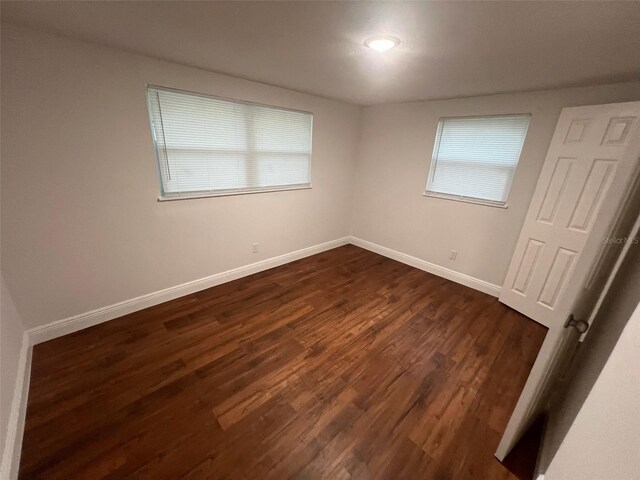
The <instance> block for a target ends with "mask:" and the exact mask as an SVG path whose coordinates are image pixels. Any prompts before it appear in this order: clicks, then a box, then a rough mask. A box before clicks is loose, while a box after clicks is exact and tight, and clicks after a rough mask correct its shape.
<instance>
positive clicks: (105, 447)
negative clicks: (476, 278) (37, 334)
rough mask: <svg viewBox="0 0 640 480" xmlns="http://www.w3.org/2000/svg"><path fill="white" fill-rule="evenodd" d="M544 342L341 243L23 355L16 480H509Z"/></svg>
mask: <svg viewBox="0 0 640 480" xmlns="http://www.w3.org/2000/svg"><path fill="white" fill-rule="evenodd" d="M545 332H546V329H544V328H543V327H541V326H540V325H538V324H536V323H534V322H533V321H531V320H529V319H527V318H525V317H523V316H522V315H520V314H518V313H516V312H514V311H513V310H511V309H509V308H508V307H506V306H504V305H502V304H500V303H499V302H498V301H497V299H495V298H493V297H490V296H488V295H485V294H483V293H480V292H477V291H475V290H472V289H469V288H466V287H463V286H461V285H458V284H456V283H453V282H450V281H447V280H444V279H442V278H439V277H436V276H433V275H430V274H428V273H425V272H423V271H420V270H417V269H414V268H411V267H409V266H406V265H404V264H401V263H398V262H395V261H393V260H389V259H387V258H384V257H381V256H379V255H376V254H374V253H371V252H368V251H365V250H362V249H360V248H357V247H354V246H351V245H348V246H344V247H340V248H337V249H334V250H331V251H328V252H325V253H321V254H319V255H315V256H313V257H309V258H306V259H303V260H299V261H296V262H293V263H290V264H287V265H284V266H282V267H278V268H274V269H271V270H268V271H266V272H262V273H259V274H256V275H252V276H250V277H246V278H244V279H241V280H237V281H234V282H230V283H227V284H224V285H220V286H218V287H214V288H210V289H208V290H204V291H202V292H198V293H196V294H193V295H189V296H186V297H182V298H179V299H176V300H173V301H171V302H167V303H164V304H161V305H158V306H155V307H152V308H148V309H146V310H143V311H140V312H136V313H133V314H131V315H127V316H125V317H122V318H119V319H116V320H113V321H110V322H107V323H104V324H101V325H98V326H95V327H92V328H89V329H86V330H83V331H80V332H77V333H74V334H71V335H67V336H65V337H62V338H58V339H55V340H52V341H49V342H46V343H43V344H40V345H37V346H36V347H35V348H34V351H33V366H32V374H31V386H30V390H29V402H28V411H27V421H26V431H25V437H24V445H23V452H22V459H21V469H20V476H21V478H29V479H30V478H46V479H84V478H87V479H97V478H148V479H163V478H167V479H175V478H188V479H202V478H212V479H214V478H215V479H223V478H226V479H243V478H247V479H252V480H253V479H269V478H273V479H286V478H296V479H316V478H328V479H334V480H339V479H370V478H371V479H372V478H385V479H386V478H388V479H399V478H411V479H430V478H433V479H449V478H451V479H465V478H469V479H472V478H473V479H499V478H505V479H507V478H514V477H512V475H511V473H510V472H509V471H508V470H506V469H505V468H504V467H503V466H502V465H501V464H500V463H499V462H498V461H497V460H496V459H495V458H494V456H493V452H494V451H495V448H496V446H497V444H498V441H499V439H500V435H501V433H502V431H503V430H504V428H505V426H506V422H507V420H508V418H509V415H510V413H511V410H512V408H513V406H514V405H515V402H516V400H517V397H518V395H519V393H520V391H521V389H522V387H523V385H524V382H525V380H526V377H527V374H528V373H529V370H530V368H531V365H532V364H533V361H534V359H535V356H536V354H537V352H538V349H539V348H540V345H541V343H542V340H543V338H544V335H545Z"/></svg>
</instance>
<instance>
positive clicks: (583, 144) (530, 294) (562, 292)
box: [500, 102, 640, 327]
mask: <svg viewBox="0 0 640 480" xmlns="http://www.w3.org/2000/svg"><path fill="white" fill-rule="evenodd" d="M639 105H640V102H630V103H622V104H611V105H596V106H589V107H575V108H566V109H564V110H563V111H562V113H561V115H560V119H559V120H558V124H557V127H556V131H555V134H554V136H553V139H552V141H551V145H550V147H549V152H548V154H547V158H546V160H545V164H544V166H543V169H542V172H541V174H540V178H539V180H538V185H537V187H536V191H535V193H534V195H533V198H532V201H531V205H530V207H529V211H528V213H527V217H526V219H525V222H524V225H523V228H522V231H521V233H520V238H519V240H518V243H517V245H516V249H515V251H514V254H513V257H512V260H511V265H510V266H509V270H508V272H507V276H506V279H505V283H504V286H503V290H502V293H501V295H500V301H501V302H503V303H505V304H507V305H509V306H511V307H512V308H514V309H516V310H518V311H520V312H521V313H523V314H525V315H527V316H528V317H530V318H532V319H534V320H536V321H537V322H540V323H542V324H543V325H545V326H547V327H549V326H551V325H552V324H554V323H555V324H560V323H562V322H564V319H565V313H566V312H565V311H566V308H567V305H569V304H570V303H571V302H572V301H573V300H574V299H575V294H576V293H575V292H577V289H573V294H572V293H571V292H569V291H568V288H567V287H568V286H569V285H570V284H571V283H572V282H574V281H575V278H574V277H573V276H574V271H575V268H576V266H577V265H578V264H579V263H581V262H593V261H594V260H595V259H594V258H583V257H584V255H583V250H584V247H585V244H586V242H587V240H588V239H589V237H590V235H591V234H592V230H593V226H594V224H595V221H596V218H598V216H599V214H600V212H601V209H602V205H603V202H604V201H605V199H607V198H609V199H610V197H611V196H612V195H610V194H611V192H612V191H613V192H614V195H613V196H614V197H615V196H617V195H616V193H618V192H620V191H621V189H624V187H625V185H627V183H628V181H629V177H630V175H631V174H632V173H633V171H634V170H633V169H634V168H635V163H636V160H637V159H633V158H628V159H627V158H624V154H625V152H626V150H627V149H628V146H629V145H630V142H631V141H632V138H633V137H634V135H635V134H637V132H638V117H639V116H640V106H639ZM621 159H623V163H624V164H623V165H621V163H620V162H621ZM618 201H620V200H618ZM605 220H606V219H605Z"/></svg>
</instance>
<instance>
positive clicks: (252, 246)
mask: <svg viewBox="0 0 640 480" xmlns="http://www.w3.org/2000/svg"><path fill="white" fill-rule="evenodd" d="M251 251H252V252H253V253H258V244H257V243H253V244H251Z"/></svg>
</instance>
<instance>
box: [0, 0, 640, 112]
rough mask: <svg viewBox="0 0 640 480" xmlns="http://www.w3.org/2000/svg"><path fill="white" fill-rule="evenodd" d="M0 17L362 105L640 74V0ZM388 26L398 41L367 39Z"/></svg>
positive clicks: (200, 6) (151, 6) (270, 5)
mask: <svg viewBox="0 0 640 480" xmlns="http://www.w3.org/2000/svg"><path fill="white" fill-rule="evenodd" d="M2 19H3V21H5V20H8V21H13V22H15V23H20V24H26V25H30V26H33V27H36V28H42V29H45V30H48V31H53V32H58V33H62V34H65V35H68V36H72V37H76V38H80V39H84V40H88V41H92V42H96V43H100V44H104V45H109V46H112V47H117V48H121V49H126V50H129V51H132V52H137V53H142V54H146V55H150V56H153V57H156V58H162V59H166V60H171V61H174V62H178V63H182V64H186V65H191V66H197V67H200V68H204V69H207V70H212V71H215V72H220V73H227V74H230V75H235V76H239V77H243V78H249V79H252V80H256V81H261V82H265V83H269V84H272V85H278V86H282V87H287V88H291V89H295V90H299V91H304V92H309V93H313V94H317V95H322V96H326V97H331V98H337V99H341V100H346V101H349V102H353V103H358V104H365V105H370V104H378V103H390V102H401V101H410V100H419V99H433V98H449V97H461V96H472V95H483V94H491V93H499V92H510V91H524V90H534V89H543V88H552V87H558V86H574V85H591V84H598V83H607V82H614V81H622V80H630V79H635V78H640V2H635V1H632V2H542V1H539V2H516V1H512V2H452V1H449V2H412V3H404V2H307V1H300V2H180V1H173V2H171V1H169V2H97V1H94V2H71V1H63V2H9V1H3V2H2ZM382 34H391V35H395V36H397V37H399V38H400V39H401V40H402V43H401V45H400V46H399V47H397V48H396V49H394V50H391V51H389V52H385V53H383V54H381V53H378V52H375V51H372V50H370V49H368V48H366V47H365V46H364V45H363V42H364V40H365V39H366V38H367V37H369V36H372V35H382Z"/></svg>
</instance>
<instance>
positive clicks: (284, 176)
mask: <svg viewBox="0 0 640 480" xmlns="http://www.w3.org/2000/svg"><path fill="white" fill-rule="evenodd" d="M148 103H149V114H150V118H151V122H152V130H153V135H154V140H155V145H156V153H157V157H158V162H159V170H160V177H161V181H162V189H163V192H164V193H166V194H180V193H193V192H216V191H232V190H243V189H246V190H255V189H260V188H268V187H286V186H289V185H291V186H296V187H299V186H300V185H309V184H310V173H311V172H310V165H311V139H312V124H313V117H312V115H311V114H309V113H305V112H297V111H291V110H284V109H280V108H276V107H269V106H262V105H256V104H250V103H244V102H240V101H232V100H223V99H218V98H212V97H206V96H202V95H197V94H188V93H182V92H176V91H169V90H163V89H156V88H152V87H149V88H148Z"/></svg>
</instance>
